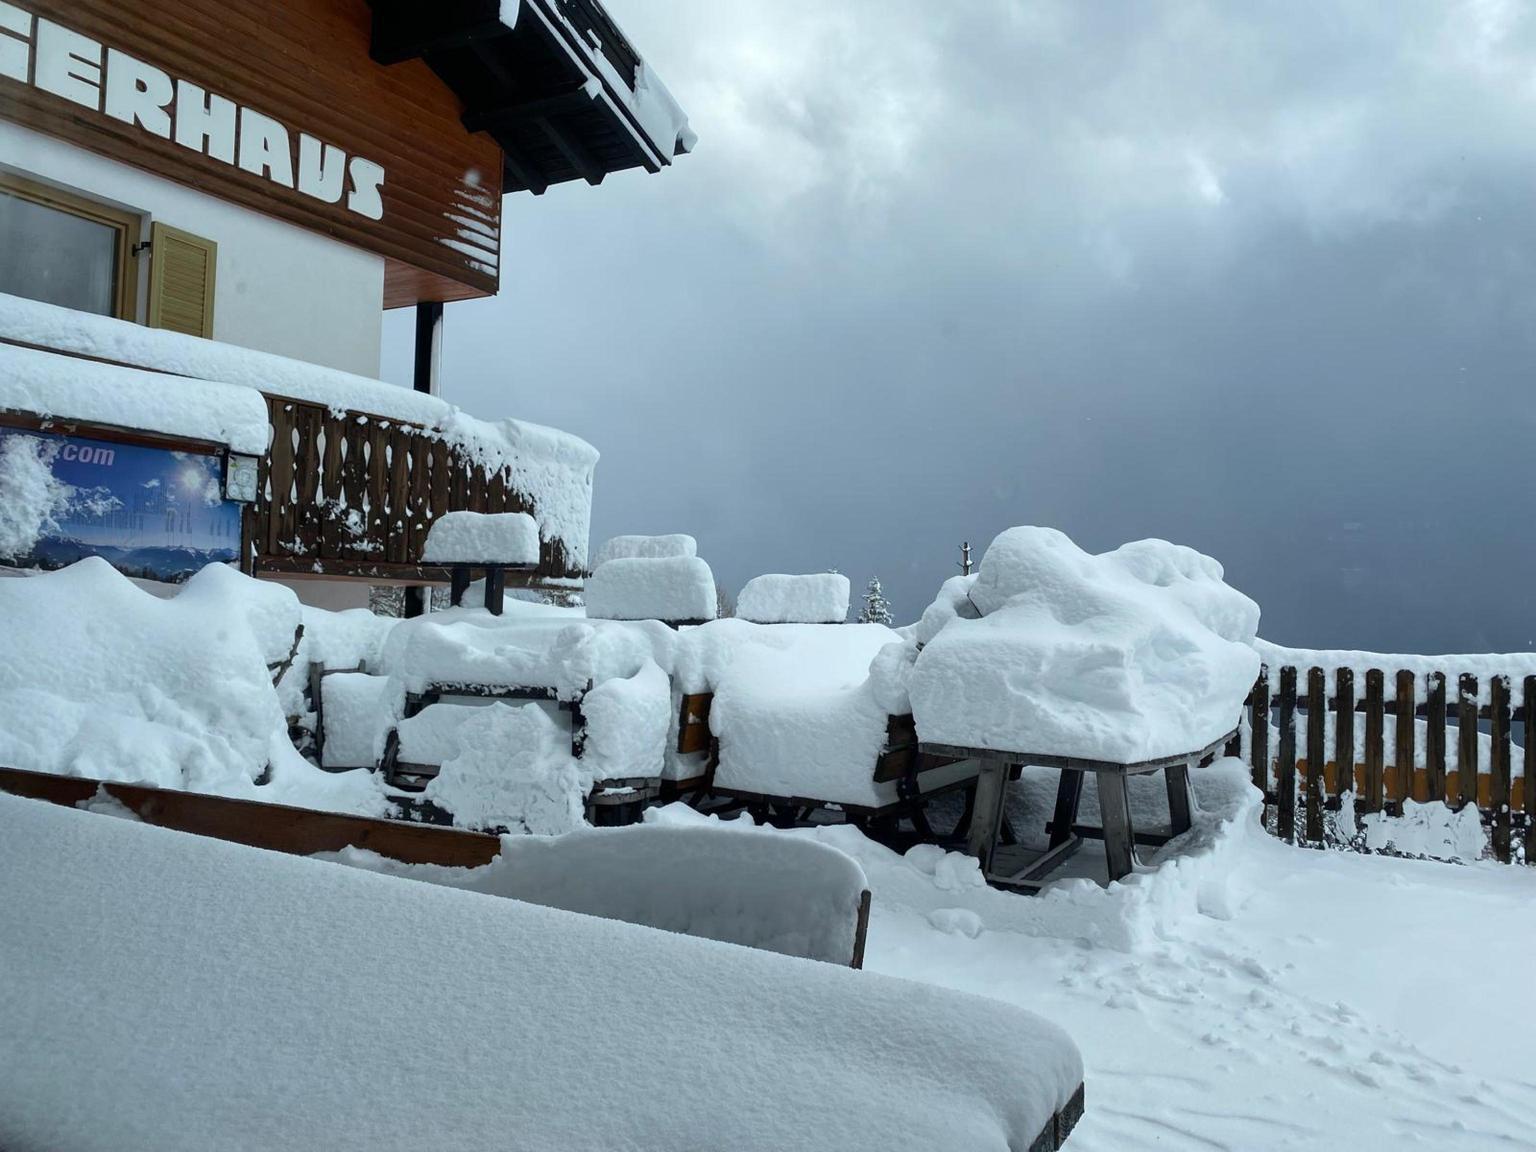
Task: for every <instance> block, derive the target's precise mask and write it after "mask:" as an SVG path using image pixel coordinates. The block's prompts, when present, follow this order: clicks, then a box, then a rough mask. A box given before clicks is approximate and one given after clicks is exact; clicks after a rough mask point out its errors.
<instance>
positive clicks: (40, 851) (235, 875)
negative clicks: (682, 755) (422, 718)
mask: <svg viewBox="0 0 1536 1152" xmlns="http://www.w3.org/2000/svg"><path fill="white" fill-rule="evenodd" d="M0 828H3V830H4V835H0V870H3V873H4V875H5V876H6V883H5V884H4V885H3V886H0V922H3V923H4V924H5V925H6V931H5V932H3V933H0V971H4V972H5V974H6V978H5V981H4V985H3V987H0V1067H3V1068H5V1070H6V1075H5V1076H4V1077H3V1078H0V1134H3V1135H0V1140H3V1142H4V1143H5V1144H6V1145H7V1146H11V1147H18V1148H71V1149H76V1150H79V1152H95V1150H98V1149H99V1150H105V1149H121V1148H127V1147H133V1148H155V1149H158V1150H160V1152H181V1150H193V1149H196V1150H198V1152H201V1150H203V1149H208V1148H233V1147H250V1148H300V1147H305V1148H314V1147H327V1148H368V1149H371V1150H372V1152H395V1150H397V1149H398V1150H402V1152H403V1150H412V1152H415V1150H418V1149H423V1148H470V1147H493V1146H504V1145H506V1144H507V1143H508V1139H509V1138H508V1133H515V1141H514V1142H515V1143H516V1144H517V1145H518V1146H519V1147H526V1148H550V1149H553V1148H570V1149H577V1148H581V1149H596V1148H656V1149H679V1148H730V1149H735V1150H737V1152H759V1150H762V1152H767V1150H774V1152H777V1150H778V1149H783V1148H813V1147H815V1148H838V1149H842V1150H844V1152H872V1150H874V1149H879V1150H881V1152H890V1150H891V1149H918V1148H928V1149H932V1148H944V1149H952V1150H954V1152H973V1150H974V1152H980V1150H983V1149H1000V1148H1026V1147H1028V1146H1029V1145H1030V1143H1031V1141H1033V1140H1034V1138H1035V1136H1036V1135H1037V1134H1038V1133H1039V1132H1040V1130H1041V1129H1042V1128H1043V1127H1044V1126H1045V1125H1046V1124H1047V1123H1048V1122H1049V1121H1050V1118H1051V1116H1052V1113H1053V1112H1054V1111H1056V1110H1058V1109H1060V1108H1062V1107H1063V1106H1065V1105H1066V1104H1067V1102H1068V1100H1069V1098H1070V1096H1071V1094H1072V1093H1073V1091H1074V1090H1075V1089H1076V1088H1077V1086H1078V1084H1079V1082H1080V1081H1081V1079H1082V1075H1083V1068H1082V1060H1081V1057H1080V1056H1079V1054H1078V1052H1077V1049H1076V1047H1075V1046H1074V1045H1073V1043H1072V1041H1071V1040H1070V1039H1069V1038H1068V1037H1067V1035H1066V1034H1065V1033H1064V1032H1063V1031H1062V1030H1061V1029H1060V1028H1058V1027H1056V1026H1055V1025H1054V1024H1050V1023H1048V1022H1046V1021H1044V1020H1042V1019H1040V1018H1039V1017H1037V1016H1035V1015H1033V1014H1031V1013H1029V1012H1026V1011H1023V1010H1022V1009H1017V1008H1014V1007H1012V1006H1010V1005H1007V1004H1003V1003H999V1002H997V1001H994V1000H987V999H982V998H980V997H976V996H970V995H966V994H963V993H956V992H951V991H947V990H944V989H940V988H935V987H932V986H928V985H921V984H915V983H911V982H909V981H905V980H897V979H893V978H890V977H886V976H881V975H878V974H876V973H871V972H854V971H851V970H849V969H846V968H841V967H838V966H836V965H832V964H811V963H806V962H804V961H798V960H793V959H790V958H788V957H784V956H776V955H773V954H771V953H768V952H761V951H755V950H752V949H748V948H737V947H732V946H731V945H728V944H720V943H716V942H714V941H709V940H695V939H690V938H688V937H686V936H679V935H674V934H671V933H667V932H658V931H655V930H653V929H649V928H643V927H637V926H635V925H630V924H621V923H615V922H613V921H610V920H600V919H596V918H593V917H589V916H580V915H575V914H573V913H570V912H564V911H559V910H556V909H551V908H540V907H536V906H534V905H531V904H528V903H525V902H523V901H520V900H501V899H495V898H492V897H488V896H484V895H480V894H477V893H473V892H455V891H451V890H447V889H444V888H441V887H435V886H433V885H428V884H414V883H407V882H404V881H401V880H398V879H394V878H392V877H388V876H378V875H373V874H371V873H368V872H364V871H359V870H357V869H352V868H340V867H337V866H336V865H334V864H331V863H326V862H323V861H318V860H308V859H303V858H297V857H290V856H284V855H281V854H279V853H274V852H263V851H259V850H257V849H252V848H247V847H244V846H242V845H238V844H230V843H225V842H223V841H217V840H211V839H206V838H202V837H197V836H188V835H184V834H181V833H177V832H171V831H168V830H166V829H162V828H154V827H151V826H147V825H144V824H138V823H133V822H131V821H126V820H113V819H107V818H104V817H101V816H97V815H94V814H92V813H89V812H79V811H75V810H73V809H70V808H60V807H54V806H52V805H47V804H42V803H39V802H37V801H31V800H22V799H18V798H15V797H10V796H0ZM147 876H152V877H154V881H155V882H154V883H153V884H146V883H145V877H147ZM1017 902H1018V903H1028V902H1027V901H1017ZM418 978H421V979H427V980H429V983H430V988H431V991H430V995H429V1000H430V1010H428V1011H400V1010H398V1009H397V1008H396V1007H393V1005H396V1004H397V1002H398V1000H399V996H400V987H401V981H402V980H404V979H410V980H415V979H418ZM616 991H617V993H621V994H616ZM622 993H633V994H622ZM146 1021H153V1027H152V1028H147V1027H146ZM363 1054H366V1056H365V1058H363ZM360 1060H361V1062H360ZM81 1085H90V1086H91V1088H90V1090H89V1091H82V1090H81ZM581 1085H595V1086H596V1087H597V1088H598V1089H600V1090H602V1091H605V1092H615V1093H619V1094H620V1095H621V1097H622V1100H621V1102H620V1105H619V1106H614V1107H608V1106H598V1107H595V1106H592V1102H591V1099H590V1094H589V1093H585V1092H581V1091H578V1090H577V1088H578V1086H581ZM424 1090H429V1091H430V1093H431V1095H432V1098H433V1106H431V1107H421V1108H416V1107H402V1106H401V1102H402V1101H409V1100H416V1099H420V1098H421V1095H422V1092H423V1091H424ZM754 1101H766V1102H769V1103H768V1105H767V1111H765V1110H764V1108H763V1107H758V1106H754V1105H753V1103H752V1102H754Z"/></svg>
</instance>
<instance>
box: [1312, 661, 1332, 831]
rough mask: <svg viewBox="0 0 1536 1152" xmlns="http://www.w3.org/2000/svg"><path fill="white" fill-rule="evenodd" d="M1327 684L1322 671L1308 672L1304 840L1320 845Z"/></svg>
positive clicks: (1325, 762)
mask: <svg viewBox="0 0 1536 1152" xmlns="http://www.w3.org/2000/svg"><path fill="white" fill-rule="evenodd" d="M1327 722H1328V684H1327V681H1326V680H1325V678H1324V675H1323V670H1322V669H1321V668H1309V669H1308V670H1307V839H1308V840H1309V841H1311V842H1312V843H1313V844H1321V843H1322V842H1323V770H1324V765H1326V764H1327V763H1328V753H1327V750H1326V738H1327V732H1326V730H1325V728H1324V725H1325V724H1327Z"/></svg>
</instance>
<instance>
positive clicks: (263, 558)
mask: <svg viewBox="0 0 1536 1152" xmlns="http://www.w3.org/2000/svg"><path fill="white" fill-rule="evenodd" d="M267 410H268V419H269V420H270V422H271V425H272V447H271V449H270V450H269V452H268V453H267V455H266V456H265V457H264V458H263V459H262V461H261V467H260V472H259V476H258V489H257V492H258V495H257V501H256V505H255V509H254V512H253V524H252V528H251V537H252V544H253V547H254V551H255V568H256V570H257V571H266V572H288V573H295V574H311V573H314V574H328V575H355V576H372V577H376V578H379V579H390V578H394V579H410V578H411V577H413V576H421V575H427V576H432V575H434V573H432V572H429V571H428V569H426V568H424V567H423V566H422V565H421V562H420V561H421V552H422V547H423V545H424V544H425V543H426V538H427V530H428V529H429V528H430V527H431V526H432V522H433V521H434V520H436V519H437V518H438V517H439V516H441V515H442V514H443V513H445V512H452V511H460V510H464V509H467V510H469V511H471V512H527V513H529V514H530V515H534V516H535V518H537V510H536V509H535V508H534V507H533V504H532V501H531V500H529V499H528V497H527V496H525V495H524V494H523V493H521V492H519V491H518V490H517V489H516V488H515V487H514V486H513V482H512V477H511V472H510V469H508V468H503V469H502V470H501V471H498V472H494V473H488V472H487V470H486V468H485V466H484V465H483V464H480V463H478V462H476V461H473V460H471V459H469V458H467V456H466V455H465V454H463V453H461V452H460V451H459V450H458V449H457V448H456V447H454V446H453V445H452V444H451V443H449V441H447V440H445V439H444V438H443V437H442V436H441V435H439V434H437V433H436V432H434V431H433V430H432V429H429V428H427V427H425V426H424V425H420V424H412V423H409V422H405V421H400V420H390V419H386V418H385V417H382V416H375V415H371V414H369V413H366V412H346V413H344V414H340V415H338V414H337V413H335V412H333V411H332V410H331V409H329V408H327V407H325V406H324V405H321V404H311V403H305V402H303V401H299V400H291V399H287V398H285V397H281V396H268V397H267ZM578 574H579V573H577V572H576V571H574V570H573V569H572V567H571V565H570V564H569V563H568V561H567V558H566V556H565V549H564V547H563V545H562V544H561V542H560V541H558V540H545V541H543V542H542V544H541V545H540V557H539V575H541V576H571V575H578ZM435 575H437V576H441V577H442V578H443V579H446V571H444V572H442V573H436V574H435Z"/></svg>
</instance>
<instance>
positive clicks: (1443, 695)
mask: <svg viewBox="0 0 1536 1152" xmlns="http://www.w3.org/2000/svg"><path fill="white" fill-rule="evenodd" d="M1403 662H1404V663H1409V662H1411V663H1413V664H1415V665H1417V666H1416V667H1410V668H1387V669H1383V668H1376V667H1364V668H1357V667H1355V666H1353V665H1351V664H1343V663H1338V662H1334V661H1330V662H1329V663H1328V664H1326V665H1313V666H1300V667H1298V666H1296V665H1294V664H1285V665H1283V666H1281V667H1280V668H1279V669H1278V673H1277V674H1276V673H1272V672H1271V670H1270V668H1269V666H1268V665H1266V666H1265V667H1264V668H1263V669H1262V670H1261V671H1260V673H1259V679H1258V682H1257V683H1256V684H1255V685H1254V689H1253V693H1252V695H1251V696H1250V697H1249V698H1248V706H1247V707H1248V713H1247V725H1246V728H1247V731H1246V732H1245V736H1246V738H1247V753H1248V757H1247V758H1248V761H1249V764H1250V765H1251V766H1252V771H1253V782H1254V784H1255V785H1256V786H1257V787H1258V788H1260V789H1262V790H1263V792H1264V795H1265V802H1266V803H1267V804H1272V805H1274V806H1275V811H1276V818H1275V819H1276V833H1277V834H1278V835H1279V836H1280V837H1281V838H1283V839H1285V840H1287V841H1290V842H1292V843H1294V842H1295V841H1296V840H1297V839H1298V830H1297V827H1296V823H1297V812H1298V809H1300V811H1301V819H1302V821H1303V826H1302V828H1301V830H1300V835H1301V838H1302V839H1304V840H1305V841H1307V842H1310V843H1322V842H1323V841H1324V839H1325V823H1326V822H1325V818H1324V813H1325V812H1328V811H1338V810H1339V808H1340V804H1341V799H1342V798H1343V796H1344V795H1345V794H1350V796H1351V799H1352V804H1353V810H1354V811H1355V812H1356V813H1361V814H1367V815H1369V814H1372V813H1386V814H1387V815H1391V816H1398V815H1402V814H1403V812H1404V810H1405V805H1406V804H1407V803H1408V802H1410V801H1412V802H1414V803H1419V804H1425V803H1432V802H1436V801H1439V802H1443V803H1444V804H1446V805H1447V807H1449V808H1451V809H1453V810H1456V811H1460V810H1462V809H1464V808H1466V807H1467V806H1468V805H1475V806H1476V809H1477V811H1478V815H1479V818H1480V819H1481V821H1482V822H1483V824H1484V825H1485V827H1486V829H1487V832H1488V835H1489V840H1490V844H1491V847H1492V850H1493V855H1494V856H1495V857H1496V858H1497V859H1499V860H1501V861H1504V862H1506V863H1508V862H1509V861H1511V860H1512V859H1513V858H1514V852H1513V850H1512V840H1513V838H1514V833H1515V832H1516V830H1517V829H1518V830H1520V831H1521V832H1522V833H1523V834H1524V836H1525V842H1526V851H1525V859H1526V862H1527V863H1529V864H1536V852H1533V851H1532V850H1531V847H1532V837H1531V835H1530V832H1531V829H1532V828H1536V788H1532V787H1530V786H1529V785H1528V784H1527V783H1526V781H1528V780H1530V779H1532V777H1533V776H1536V675H1532V674H1525V675H1521V674H1520V673H1523V672H1525V671H1526V665H1528V664H1529V663H1530V661H1529V660H1528V659H1525V660H1514V661H1511V664H1512V665H1516V664H1518V665H1519V667H1512V668H1511V669H1508V670H1500V671H1492V670H1491V668H1490V666H1489V663H1488V658H1486V657H1482V658H1473V659H1472V660H1471V661H1469V662H1468V664H1467V665H1466V666H1468V667H1470V668H1471V669H1472V670H1470V671H1462V670H1459V669H1457V668H1456V667H1455V666H1453V665H1449V664H1448V666H1447V669H1445V670H1442V669H1438V668H1434V667H1433V666H1432V663H1431V662H1430V661H1426V660H1425V659H1424V658H1422V657H1420V658H1414V659H1412V660H1411V661H1410V660H1404V661H1403ZM1511 673H1513V674H1511ZM1389 718H1390V722H1389ZM1517 734H1518V737H1519V738H1518V740H1516V736H1517ZM1341 766H1346V767H1342V768H1341Z"/></svg>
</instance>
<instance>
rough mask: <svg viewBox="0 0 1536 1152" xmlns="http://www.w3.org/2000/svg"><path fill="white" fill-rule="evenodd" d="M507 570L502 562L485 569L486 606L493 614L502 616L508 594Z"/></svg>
mask: <svg viewBox="0 0 1536 1152" xmlns="http://www.w3.org/2000/svg"><path fill="white" fill-rule="evenodd" d="M506 587H507V570H506V569H505V568H503V567H502V566H501V565H500V564H492V565H491V566H490V567H489V568H487V569H486V570H485V608H486V611H487V612H489V613H490V614H491V615H492V616H500V615H501V610H502V602H503V600H504V598H505V595H506Z"/></svg>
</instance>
